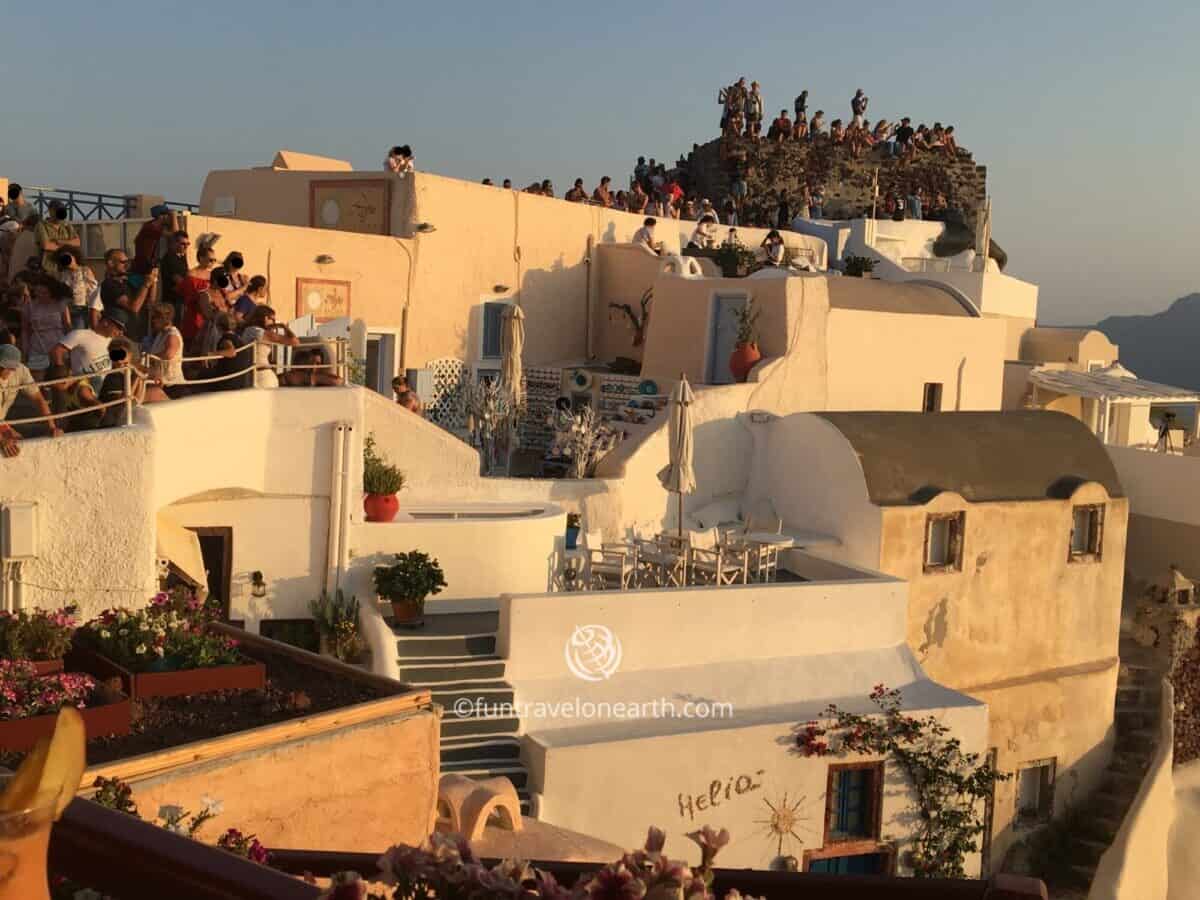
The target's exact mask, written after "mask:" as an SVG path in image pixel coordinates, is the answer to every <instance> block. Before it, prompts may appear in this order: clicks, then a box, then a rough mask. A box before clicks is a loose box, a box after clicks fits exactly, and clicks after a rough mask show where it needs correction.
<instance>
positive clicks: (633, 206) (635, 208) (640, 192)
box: [629, 181, 650, 213]
mask: <svg viewBox="0 0 1200 900" xmlns="http://www.w3.org/2000/svg"><path fill="white" fill-rule="evenodd" d="M649 202H650V197H649V195H648V194H647V193H646V190H645V188H643V187H642V183H641V182H640V181H635V182H634V183H633V190H632V191H630V193H629V211H630V212H631V213H644V212H645V211H646V204H647V203H649Z"/></svg>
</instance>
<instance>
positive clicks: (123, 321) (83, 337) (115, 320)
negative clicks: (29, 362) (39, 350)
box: [50, 306, 130, 375]
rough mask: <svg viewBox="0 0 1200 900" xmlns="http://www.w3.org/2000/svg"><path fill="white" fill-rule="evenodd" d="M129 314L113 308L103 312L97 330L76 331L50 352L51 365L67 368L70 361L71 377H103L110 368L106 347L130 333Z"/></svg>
mask: <svg viewBox="0 0 1200 900" xmlns="http://www.w3.org/2000/svg"><path fill="white" fill-rule="evenodd" d="M129 322H130V317H129V313H128V312H126V311H125V310H123V309H121V307H119V306H114V307H113V308H112V309H106V310H105V311H104V314H103V315H102V316H101V317H100V321H99V322H97V323H96V328H95V329H94V330H93V329H91V328H76V329H75V330H74V331H72V332H70V333H69V334H67V336H66V337H64V338H63V339H62V340H61V341H60V342H59V343H57V344H55V345H54V347H53V348H52V349H51V350H50V361H51V362H53V363H54V365H56V366H62V365H66V364H67V359H68V357H69V358H70V361H71V362H70V365H71V374H72V375H102V374H103V373H105V372H107V371H108V370H109V369H111V368H112V360H111V359H110V358H109V355H108V345H109V342H110V341H112V339H113V338H117V337H121V336H122V335H124V334H125V332H126V331H127V330H128V329H129Z"/></svg>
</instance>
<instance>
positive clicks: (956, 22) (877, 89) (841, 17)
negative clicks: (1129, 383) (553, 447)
mask: <svg viewBox="0 0 1200 900" xmlns="http://www.w3.org/2000/svg"><path fill="white" fill-rule="evenodd" d="M0 34H2V35H3V40H4V44H5V46H6V47H7V48H8V49H7V50H6V52H5V53H3V54H0V91H2V92H3V95H4V102H3V103H2V104H0V175H3V176H5V177H8V178H10V179H12V180H14V181H18V182H22V183H24V184H36V185H42V186H52V187H63V188H76V189H80V190H94V191H103V192H112V193H137V192H142V193H154V194H162V195H164V196H166V197H167V198H168V199H172V200H188V201H195V200H197V199H198V198H199V196H200V189H201V186H202V184H203V181H204V176H205V175H206V174H207V172H208V171H209V170H211V169H226V168H244V167H247V166H251V165H265V164H268V163H269V162H270V160H271V158H272V156H273V155H274V153H275V151H276V150H279V149H281V148H287V149H291V150H299V151H304V152H308V153H317V154H322V155H329V156H335V157H339V158H342V159H348V160H350V161H351V162H352V163H354V165H355V167H356V168H365V169H376V168H380V167H381V165H382V161H383V157H384V156H385V155H386V151H387V148H388V147H390V146H392V145H394V144H410V145H412V147H413V149H414V152H415V154H416V160H417V165H418V168H420V169H425V170H428V171H433V172H437V173H439V174H443V175H449V176H452V177H460V178H465V179H470V180H478V179H482V178H485V177H490V178H492V179H493V180H494V181H496V182H497V183H499V182H500V180H501V179H503V178H506V177H508V178H512V179H513V182H514V183H515V184H518V185H523V184H528V183H529V182H531V181H533V180H534V179H541V178H547V177H548V178H550V179H552V180H553V181H554V184H555V186H556V188H557V189H558V191H559V192H560V194H561V192H562V191H563V190H564V189H565V188H566V187H568V186H569V185H570V183H571V182H572V181H573V180H574V179H575V178H576V177H582V178H583V179H584V181H585V182H586V184H587V185H588V186H589V188H590V187H592V186H593V185H594V184H595V182H597V181H598V180H599V178H600V176H601V175H611V176H612V177H613V178H614V180H616V181H618V182H620V181H623V180H624V178H625V177H626V176H627V175H628V174H629V172H630V171H631V169H632V167H633V163H634V161H635V160H636V158H637V156H639V155H645V156H655V157H657V158H659V159H662V160H674V159H676V158H677V157H678V156H679V154H680V153H681V152H686V151H687V150H688V149H690V148H691V146H692V144H693V143H703V142H704V141H707V140H710V139H712V138H713V137H715V136H716V132H717V125H718V120H719V109H718V106H717V103H716V94H717V89H718V88H719V87H720V86H721V85H723V84H727V83H729V82H731V81H733V80H734V79H735V78H736V77H738V76H740V75H746V76H747V77H748V78H751V79H756V80H758V81H759V82H760V83H761V84H762V90H763V93H764V97H765V102H766V108H767V110H768V111H769V110H771V109H772V108H774V109H779V108H781V107H783V106H788V107H789V108H790V106H791V101H792V99H793V98H794V97H795V95H796V94H797V93H799V91H800V90H801V89H807V90H808V92H809V109H810V110H813V109H815V108H817V107H822V108H824V109H825V110H827V111H831V112H832V113H836V114H844V113H846V111H847V110H848V108H849V98H850V96H851V94H853V92H854V90H855V88H858V87H862V88H864V89H865V90H866V92H867V94H868V95H869V96H870V97H871V106H870V110H869V117H870V118H872V119H875V118H878V117H881V116H882V117H886V118H888V119H889V120H895V119H897V118H899V117H900V116H903V115H908V116H911V117H912V118H913V119H914V120H916V121H928V122H932V121H933V120H935V119H937V120H940V121H942V122H943V123H946V124H954V125H955V126H956V129H955V131H956V133H957V135H958V137H959V144H960V145H961V146H964V147H966V148H968V149H970V150H971V151H973V153H974V154H975V158H976V161H977V162H980V163H982V164H984V165H986V166H987V167H988V189H989V193H990V194H991V196H992V198H993V209H994V227H993V237H994V238H995V240H996V241H997V242H998V243H999V244H1000V245H1001V246H1003V247H1004V249H1005V250H1006V251H1007V252H1008V256H1009V261H1010V262H1009V269H1008V271H1009V272H1010V274H1013V275H1016V276H1018V277H1022V278H1026V279H1028V280H1030V281H1034V282H1036V283H1037V284H1039V285H1040V286H1041V298H1040V318H1041V320H1042V321H1043V322H1045V323H1047V324H1090V323H1094V322H1096V321H1098V320H1099V319H1101V318H1103V317H1104V316H1106V315H1111V314H1128V313H1150V312H1157V311H1159V310H1161V309H1163V308H1165V307H1166V306H1167V305H1169V304H1170V302H1171V301H1172V300H1174V299H1175V298H1177V297H1179V296H1181V295H1183V294H1186V293H1189V292H1192V291H1200V273H1198V272H1197V267H1196V264H1195V257H1196V255H1197V245H1198V244H1200V219H1198V218H1197V215H1196V211H1195V209H1194V206H1193V204H1192V202H1191V201H1193V200H1194V199H1195V198H1196V197H1197V196H1200V190H1198V188H1200V176H1198V175H1197V169H1198V168H1200V166H1198V162H1200V149H1198V148H1200V116H1198V115H1197V113H1196V109H1198V108H1200V104H1198V103H1197V100H1196V97H1195V96H1194V94H1195V90H1196V87H1197V85H1200V53H1197V50H1196V40H1197V35H1200V4H1195V3H1194V2H1186V0H1171V2H1142V3H1139V4H1135V5H1132V6H1131V5H1130V4H1129V3H1127V2H1122V3H1115V2H1109V0H1095V2H1087V3H1084V2H1078V0H1075V2H1063V0H1042V2H1038V3H1031V2H1024V0H1008V2H1003V3H973V4H971V3H968V4H960V5H959V8H957V9H955V8H953V7H947V6H944V5H940V6H935V5H930V4H924V3H914V4H897V3H894V2H889V3H878V4H876V3H871V2H860V3H855V4H835V3H828V4H810V3H798V2H795V0H790V2H774V0H757V2H754V3H752V4H749V3H715V2H709V0H691V2H675V0H660V2H657V3H630V2H625V0H609V2H604V3H590V4H581V3H577V2H572V0H567V2H565V3H556V4H552V3H548V2H543V3H530V2H523V0H510V2H507V3H456V2H452V0H444V2H440V3H429V4H409V3H403V2H395V0H393V2H390V3H383V2H359V0H339V2H336V3H333V2H326V3H322V4H309V3H303V2H296V0H293V2H291V3H278V2H274V0H243V2H240V3H229V2H224V0H210V2H189V3H177V2H173V0H158V2H153V3H141V2H139V3H132V2H125V0H110V2H108V3H106V4H94V3H84V2H81V0H67V2H65V3H61V4H57V5H55V6H54V7H53V9H51V8H49V7H46V6H44V5H39V4H23V5H20V6H17V5H16V4H6V9H5V11H4V15H3V16H2V17H0ZM14 36H15V43H16V46H18V47H21V48H24V51H25V52H13V44H14ZM22 67H23V69H22ZM814 104H815V105H814ZM1189 110H1191V112H1189ZM832 117H833V115H830V116H829V118H832Z"/></svg>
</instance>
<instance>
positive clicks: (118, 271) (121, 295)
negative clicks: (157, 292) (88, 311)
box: [100, 247, 158, 317]
mask: <svg viewBox="0 0 1200 900" xmlns="http://www.w3.org/2000/svg"><path fill="white" fill-rule="evenodd" d="M104 269H105V272H104V280H103V281H101V282H100V303H101V304H102V306H103V308H104V309H109V308H110V307H114V306H119V307H121V308H122V309H124V310H126V311H128V312H129V313H130V314H131V315H133V316H135V317H136V316H137V315H138V313H140V312H141V311H142V307H143V306H145V304H146V300H147V298H149V296H150V295H151V294H152V293H153V291H154V286H155V285H156V284H158V269H157V268H153V269H151V270H150V274H149V276H148V277H147V278H146V279H145V280H144V281H143V282H142V284H141V286H140V287H137V288H134V287H133V286H132V285H131V284H130V283H129V256H128V255H127V254H126V253H125V251H124V250H122V249H121V248H120V247H113V248H112V249H111V250H109V251H108V252H107V253H105V254H104Z"/></svg>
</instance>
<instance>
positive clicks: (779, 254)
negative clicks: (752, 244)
mask: <svg viewBox="0 0 1200 900" xmlns="http://www.w3.org/2000/svg"><path fill="white" fill-rule="evenodd" d="M762 248H763V249H764V250H766V251H767V260H766V262H767V265H768V266H782V265H783V258H784V251H783V237H782V235H780V233H779V232H778V231H776V230H775V229H774V228H772V229H771V230H770V231H769V232H767V236H766V237H765V238H763V242H762Z"/></svg>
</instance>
